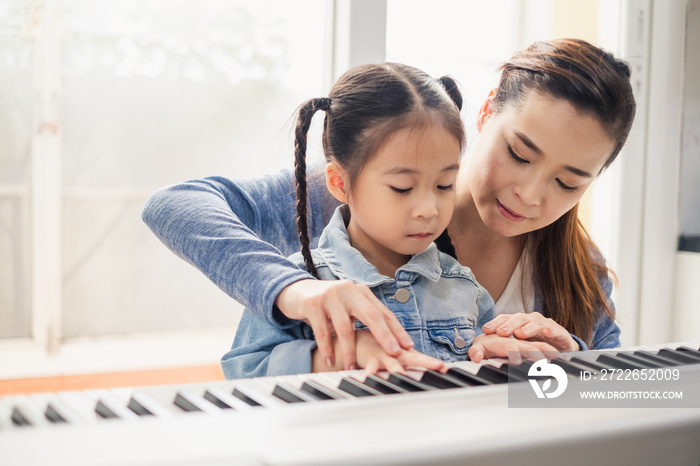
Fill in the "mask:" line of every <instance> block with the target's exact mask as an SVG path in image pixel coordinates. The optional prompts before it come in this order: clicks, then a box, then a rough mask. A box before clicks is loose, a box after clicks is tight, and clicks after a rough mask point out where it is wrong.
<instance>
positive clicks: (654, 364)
mask: <svg viewBox="0 0 700 466" xmlns="http://www.w3.org/2000/svg"><path fill="white" fill-rule="evenodd" d="M617 357H619V358H622V359H626V360H628V361H632V362H633V363H635V364H638V365H640V366H642V367H646V368H649V369H656V368H659V367H664V366H663V365H661V364H659V363H658V362H653V361H650V360H648V359H644V358H642V357H639V356H635V355H633V354H629V353H618V354H617Z"/></svg>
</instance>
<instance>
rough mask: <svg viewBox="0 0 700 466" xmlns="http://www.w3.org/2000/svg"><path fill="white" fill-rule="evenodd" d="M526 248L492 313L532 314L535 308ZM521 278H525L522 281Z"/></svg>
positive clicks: (530, 269)
mask: <svg viewBox="0 0 700 466" xmlns="http://www.w3.org/2000/svg"><path fill="white" fill-rule="evenodd" d="M526 251H527V248H524V249H523V253H522V254H521V255H520V259H519V260H518V263H517V264H516V266H515V270H513V274H512V275H511V276H510V280H509V281H508V284H507V285H506V288H505V290H503V293H501V296H500V297H499V298H498V301H496V307H495V309H494V313H495V314H496V315H498V314H515V313H516V312H526V313H529V312H532V310H533V309H534V307H535V292H534V289H533V286H532V267H531V266H530V261H528V260H527V257H526V256H527V254H526ZM523 277H527V278H526V279H525V280H523Z"/></svg>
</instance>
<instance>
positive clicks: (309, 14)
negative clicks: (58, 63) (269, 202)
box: [61, 0, 325, 337]
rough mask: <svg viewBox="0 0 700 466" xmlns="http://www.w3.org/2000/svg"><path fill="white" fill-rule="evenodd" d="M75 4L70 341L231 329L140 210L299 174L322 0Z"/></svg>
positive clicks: (70, 93) (225, 308) (318, 56)
mask: <svg viewBox="0 0 700 466" xmlns="http://www.w3.org/2000/svg"><path fill="white" fill-rule="evenodd" d="M64 5H65V14H64V18H63V28H64V35H65V39H64V44H63V51H62V70H61V71H62V84H63V119H64V127H65V135H64V146H63V157H64V158H63V173H62V180H63V185H64V193H63V196H64V202H63V220H64V227H63V252H64V254H63V261H64V263H63V274H64V275H63V284H64V296H63V333H64V336H66V337H74V336H81V335H99V334H108V333H127V332H136V331H152V330H163V329H179V328H189V329H191V328H200V327H203V326H205V327H206V326H220V325H223V324H234V323H235V322H236V321H237V319H238V317H239V312H240V307H237V305H236V303H235V302H234V301H233V300H231V298H229V297H228V296H226V295H225V294H224V293H223V292H221V291H220V290H218V289H217V288H216V287H215V286H214V285H213V284H211V283H210V282H209V281H208V280H207V279H206V278H204V276H203V275H201V274H200V273H199V272H198V271H196V270H195V269H194V268H193V267H191V266H189V265H187V264H186V263H184V262H183V261H182V260H180V259H178V258H177V257H176V256H175V255H174V254H172V253H171V252H169V251H167V250H166V249H165V247H164V246H163V245H161V244H160V243H159V242H158V240H157V239H156V238H155V236H154V235H153V234H152V233H151V232H150V231H149V230H148V228H147V227H146V226H145V225H144V224H143V222H142V221H141V217H140V212H141V208H142V206H143V204H144V202H145V201H146V199H147V197H148V195H149V194H150V193H152V192H153V191H155V190H156V189H157V188H160V187H162V186H164V185H167V184H171V183H176V182H179V181H183V180H186V179H191V178H196V177H204V176H209V175H224V176H229V177H248V176H253V175H256V174H261V173H267V172H270V171H271V170H275V169H276V168H278V167H281V166H287V165H289V164H290V163H291V154H292V149H291V147H292V146H291V144H292V142H291V138H290V136H289V133H290V129H291V128H290V127H289V125H288V122H289V121H290V117H291V116H292V114H293V112H294V110H295V108H296V107H297V106H298V105H299V104H300V103H301V102H302V101H303V100H305V99H307V98H310V97H314V96H316V95H320V94H321V92H322V89H323V84H324V82H323V77H324V39H325V37H324V27H323V25H324V20H325V11H324V8H325V2H324V1H323V0H301V1H296V0H295V1H294V2H289V1H285V0H269V1H260V2H251V1H232V0H226V1H223V0H202V1H198V2H191V1H184V0H167V1H165V0H139V1H125V0H101V1H99V2H95V1H93V0H66V1H64Z"/></svg>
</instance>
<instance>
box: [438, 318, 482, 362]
mask: <svg viewBox="0 0 700 466" xmlns="http://www.w3.org/2000/svg"><path fill="white" fill-rule="evenodd" d="M428 337H429V338H430V340H431V341H432V342H433V343H435V345H436V347H437V352H438V354H439V355H440V356H439V357H440V359H442V360H443V361H463V360H465V359H466V358H467V352H468V351H469V347H470V346H471V344H472V342H473V341H474V337H476V331H475V330H474V325H473V324H470V323H465V322H460V324H459V325H457V324H455V325H451V326H429V327H428Z"/></svg>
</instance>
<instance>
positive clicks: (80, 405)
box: [51, 391, 104, 423]
mask: <svg viewBox="0 0 700 466" xmlns="http://www.w3.org/2000/svg"><path fill="white" fill-rule="evenodd" d="M56 401H57V402H58V403H62V404H64V405H68V406H70V408H71V410H72V411H73V414H74V415H75V416H77V417H78V418H80V420H81V421H82V422H85V423H93V422H97V421H101V420H103V419H104V418H103V417H101V416H100V415H98V414H97V412H96V411H95V401H94V400H93V399H92V398H90V397H89V396H87V395H86V394H85V392H81V391H69V392H58V393H56V399H55V400H52V401H51V402H52V403H53V402H56Z"/></svg>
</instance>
